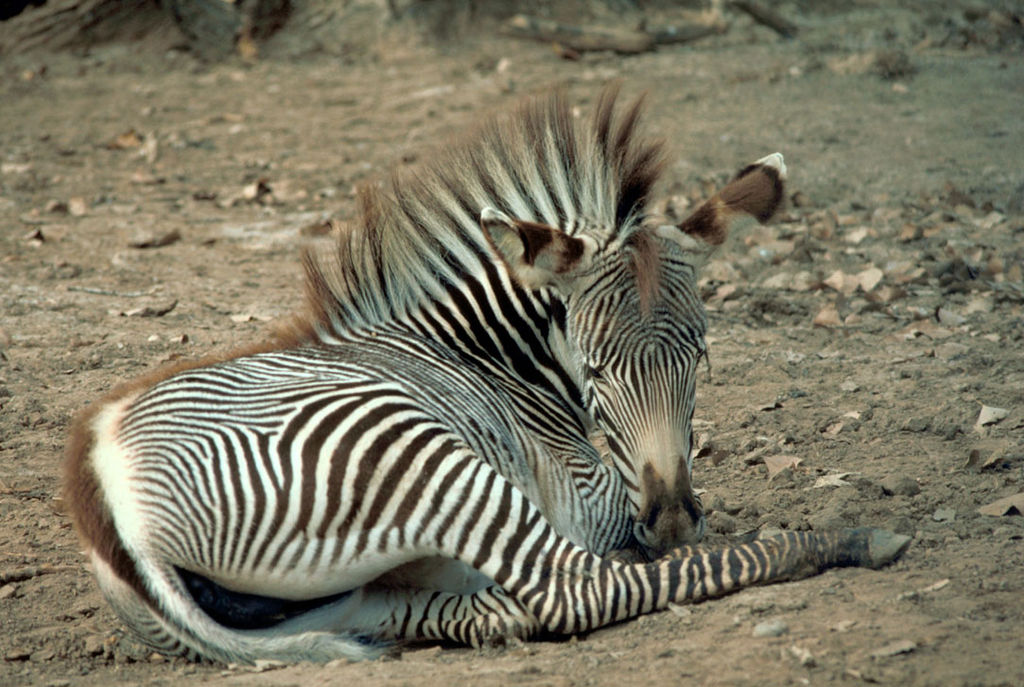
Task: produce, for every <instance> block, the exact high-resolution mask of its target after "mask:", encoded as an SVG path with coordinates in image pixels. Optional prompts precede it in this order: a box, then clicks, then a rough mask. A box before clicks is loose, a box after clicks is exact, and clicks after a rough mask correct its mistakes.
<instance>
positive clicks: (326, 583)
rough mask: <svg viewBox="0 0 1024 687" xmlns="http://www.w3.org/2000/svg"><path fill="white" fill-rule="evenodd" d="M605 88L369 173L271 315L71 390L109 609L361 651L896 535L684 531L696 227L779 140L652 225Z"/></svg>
mask: <svg viewBox="0 0 1024 687" xmlns="http://www.w3.org/2000/svg"><path fill="white" fill-rule="evenodd" d="M616 100H617V95H616V92H615V90H614V89H608V90H606V91H605V92H604V93H603V94H602V96H601V98H600V100H599V102H598V104H597V107H596V109H595V114H594V116H593V119H592V121H591V122H589V123H581V122H577V121H576V119H575V118H574V116H573V115H572V113H571V109H570V107H569V106H568V104H567V102H566V98H565V96H564V94H561V93H556V94H554V95H551V96H548V97H543V98H537V99H534V100H531V101H528V102H526V103H525V104H523V105H522V106H521V107H519V108H518V109H517V110H516V111H515V112H513V113H511V114H509V115H508V116H506V117H504V118H502V119H496V120H493V121H491V122H489V123H488V124H487V125H485V126H484V127H483V128H482V129H481V131H480V132H479V133H478V134H477V135H476V137H475V138H474V139H473V140H471V141H469V142H467V143H466V144H465V145H459V146H454V147H453V148H452V149H451V150H448V151H446V152H445V153H444V154H443V155H440V156H439V159H438V160H437V161H436V162H434V163H433V164H431V165H429V166H427V167H426V168H425V169H422V170H420V171H419V172H418V173H417V174H416V175H409V176H406V177H404V178H396V179H395V180H393V181H392V183H391V184H390V185H389V186H388V187H387V190H386V191H383V190H380V189H374V188H371V189H367V190H364V191H363V192H362V195H361V197H360V202H361V213H360V219H359V221H358V223H357V224H356V225H355V226H353V227H352V228H351V229H349V230H348V231H346V232H345V233H343V234H342V235H341V236H340V237H339V239H338V241H337V245H336V248H335V251H334V253H333V254H332V255H330V256H328V257H321V258H313V257H308V256H307V258H306V262H305V267H306V283H307V307H306V309H305V311H304V312H302V313H301V314H299V315H298V316H297V317H296V319H295V323H294V326H292V327H291V328H289V329H288V330H287V331H283V332H282V333H281V334H280V335H278V336H277V337H276V338H275V339H274V340H272V341H270V342H268V343H267V344H265V345H263V346H261V347H259V348H252V349H249V350H246V351H240V352H235V353H232V354H229V355H226V356H223V357H221V358H219V359H211V360H206V361H200V362H197V363H189V364H185V365H180V366H178V367H174V368H170V369H165V370H160V371H157V372H156V373H154V374H152V375H150V376H149V377H146V378H143V379H140V380H136V381H134V382H130V383H128V384H126V385H124V386H122V387H120V388H118V389H115V390H114V391H113V392H111V393H110V394H109V395H108V396H107V397H106V398H104V399H101V400H100V401H98V402H97V403H95V404H93V405H92V406H91V407H90V408H89V409H87V410H86V411H84V412H83V413H82V414H81V415H80V416H79V417H78V418H77V419H76V421H75V424H74V426H73V428H72V432H71V437H70V440H69V442H68V448H67V460H66V462H65V470H66V479H65V498H66V501H67V503H68V505H69V509H70V512H71V514H72V517H73V519H74V521H75V524H76V527H77V529H78V531H79V533H80V535H81V537H82V540H83V542H84V543H85V546H86V548H87V551H88V554H89V556H90V559H91V562H92V565H93V567H94V569H95V573H96V576H97V579H98V582H99V585H100V587H101V589H102V591H103V593H104V594H105V596H106V597H107V599H108V600H109V601H110V603H111V605H112V606H113V607H114V609H115V610H116V612H117V613H118V614H119V615H120V617H121V618H122V619H123V621H124V622H125V623H126V624H127V625H128V626H129V628H131V629H132V630H133V631H134V632H136V633H137V634H138V635H139V636H140V637H141V638H142V639H144V640H145V641H146V642H148V643H149V644H151V645H153V646H154V647H156V648H157V649H159V650H161V651H164V652H166V653H170V654H184V655H187V656H191V657H207V658H212V659H219V660H224V661H241V662H251V661H254V660H256V659H260V658H272V659H281V660H286V661H297V660H315V661H326V660H330V659H333V658H338V657H348V658H368V657H373V656H376V655H379V654H380V653H381V651H383V650H384V649H383V648H384V647H386V645H387V643H388V642H389V641H398V640H405V639H432V638H433V639H446V640H453V641H456V642H461V643H466V644H471V645H474V646H479V645H481V644H486V643H490V642H496V641H503V640H504V639H506V638H509V637H520V638H527V637H530V636H533V635H535V634H538V633H561V634H566V633H575V632H580V631H586V630H589V629H591V628H595V627H599V626H602V625H606V624H608V623H612V622H616V621H619V620H623V619H626V618H630V617H633V616H636V615H638V614H641V613H647V612H650V611H653V610H657V609H663V608H665V607H666V606H667V604H668V603H670V602H680V601H686V600H696V599H702V598H706V597H710V596H715V595H719V594H723V593H726V592H728V591H730V590H734V589H737V588H740V587H742V586H745V585H750V584H756V583H763V582H770V581H776V580H782V579H788V578H793V577H797V576H800V575H805V574H811V573H814V572H817V571H820V570H823V569H825V568H828V567H832V566H841V565H861V566H872V567H877V566H880V565H883V564H885V563H887V562H889V561H891V560H892V559H894V558H895V557H896V556H898V555H899V554H900V553H901V552H902V550H903V549H904V548H905V547H906V545H907V542H908V540H907V538H905V537H898V536H895V535H890V534H888V533H885V532H881V531H878V530H870V529H862V530H843V531H837V532H830V533H817V532H815V533H806V532H804V533H785V534H783V535H781V536H778V537H774V538H770V539H765V540H760V541H754V542H751V543H747V544H743V545H739V546H734V547H730V548H726V549H722V550H719V551H706V550H701V549H691V548H687V547H689V546H690V545H692V544H695V543H696V542H697V541H699V539H700V538H701V535H702V533H703V528H704V517H703V510H702V508H701V505H700V501H699V499H697V497H696V496H695V494H694V491H693V488H692V484H691V468H692V464H691V457H690V453H691V444H692V441H691V431H690V424H691V419H692V415H693V407H694V387H695V368H696V366H697V363H698V362H699V359H700V357H701V356H702V355H703V354H704V352H705V344H704V332H705V327H706V318H705V314H704V310H703V306H702V304H701V301H700V298H699V296H698V293H697V289H696V283H695V267H694V265H695V263H696V260H695V257H699V253H700V251H701V250H702V249H701V246H702V245H706V244H707V243H716V242H720V241H721V240H722V239H723V238H724V236H725V231H726V226H727V223H728V220H729V219H730V218H731V217H732V216H733V215H736V214H749V215H753V216H755V217H757V218H758V219H761V220H765V219H768V218H769V217H770V216H771V215H772V214H773V212H774V211H775V209H776V208H777V206H778V205H779V203H780V200H781V198H782V179H783V176H784V166H783V164H782V157H781V156H780V155H777V154H776V155H770V156H768V157H767V158H764V159H762V160H760V161H759V162H757V163H755V164H753V165H750V166H748V167H746V168H744V169H743V170H741V171H740V173H739V174H738V175H737V177H736V179H734V180H733V181H732V182H731V183H730V184H728V185H727V186H726V187H725V188H724V189H722V191H720V192H719V193H718V194H716V195H715V196H714V197H712V198H711V199H710V200H709V201H708V202H707V203H705V204H704V205H702V206H701V207H700V208H698V209H697V211H696V212H695V213H694V214H693V215H692V216H691V217H690V218H688V219H687V220H685V221H684V222H683V223H681V224H680V225H678V226H660V227H659V226H654V225H653V224H651V223H650V221H649V218H648V213H647V209H646V208H647V203H648V200H649V196H650V194H651V191H652V187H653V185H654V184H655V182H656V181H657V179H658V176H659V173H660V170H661V166H662V150H661V147H660V146H659V145H658V144H655V143H651V142H649V141H646V140H644V139H643V138H642V137H641V136H640V134H639V133H638V122H639V117H640V110H641V108H640V103H639V102H636V103H632V104H630V105H628V106H626V107H624V108H623V107H620V106H617V105H616ZM694 237H696V239H695V238H694ZM596 430H600V431H601V432H602V433H603V434H604V436H605V437H606V438H607V441H608V447H609V452H610V461H609V464H605V463H604V462H603V461H602V459H601V457H600V456H599V455H598V453H597V451H596V450H595V448H594V446H593V445H592V444H591V442H590V441H589V439H588V437H589V436H590V435H591V434H592V433H593V432H594V431H596ZM676 547H683V548H679V549H677V548H676ZM621 550H630V551H634V552H639V555H640V557H641V558H642V559H646V560H649V561H651V562H647V563H626V562H623V560H622V559H621V558H620V557H616V556H611V555H609V554H612V553H614V552H616V551H621ZM673 551H674V554H675V555H672V553H671V552H673ZM666 553H669V555H667V556H666V555H665V554H666Z"/></svg>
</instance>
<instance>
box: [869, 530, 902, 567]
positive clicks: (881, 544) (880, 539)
mask: <svg viewBox="0 0 1024 687" xmlns="http://www.w3.org/2000/svg"><path fill="white" fill-rule="evenodd" d="M864 534H866V535H867V552H866V554H867V555H866V557H865V560H863V561H862V565H864V566H865V567H869V568H881V567H882V566H884V565H888V564H889V563H892V562H893V561H894V560H896V559H897V558H899V557H900V555H902V554H903V552H904V551H906V550H907V547H908V546H910V537H908V536H907V535H905V534H896V533H895V532H889V531H888V530H876V529H867V530H866V531H865V532H864Z"/></svg>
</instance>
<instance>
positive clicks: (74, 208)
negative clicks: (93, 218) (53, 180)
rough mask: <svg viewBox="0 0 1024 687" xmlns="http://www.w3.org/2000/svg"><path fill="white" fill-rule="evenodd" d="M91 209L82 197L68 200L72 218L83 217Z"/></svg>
mask: <svg viewBox="0 0 1024 687" xmlns="http://www.w3.org/2000/svg"><path fill="white" fill-rule="evenodd" d="M88 209H89V206H88V205H87V204H86V202H85V198H82V197H81V196H75V197H74V198H70V199H69V200H68V214H70V215H71V216H72V217H81V216H82V215H84V214H85V213H86V211H87V210H88Z"/></svg>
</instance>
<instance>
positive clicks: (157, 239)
mask: <svg viewBox="0 0 1024 687" xmlns="http://www.w3.org/2000/svg"><path fill="white" fill-rule="evenodd" d="M180 240H181V232H180V231H178V230H177V229H171V230H170V231H166V232H164V233H162V234H151V235H149V236H142V237H139V238H137V239H135V240H134V241H132V242H131V243H129V244H128V245H129V246H131V247H132V248H162V247H163V246H169V245H171V244H172V243H177V242H178V241H180Z"/></svg>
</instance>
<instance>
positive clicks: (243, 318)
mask: <svg viewBox="0 0 1024 687" xmlns="http://www.w3.org/2000/svg"><path fill="white" fill-rule="evenodd" d="M272 319H274V318H273V317H271V316H270V315H255V314H253V313H239V314H236V315H231V321H232V322H238V323H242V322H270V321H271V320H272Z"/></svg>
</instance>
